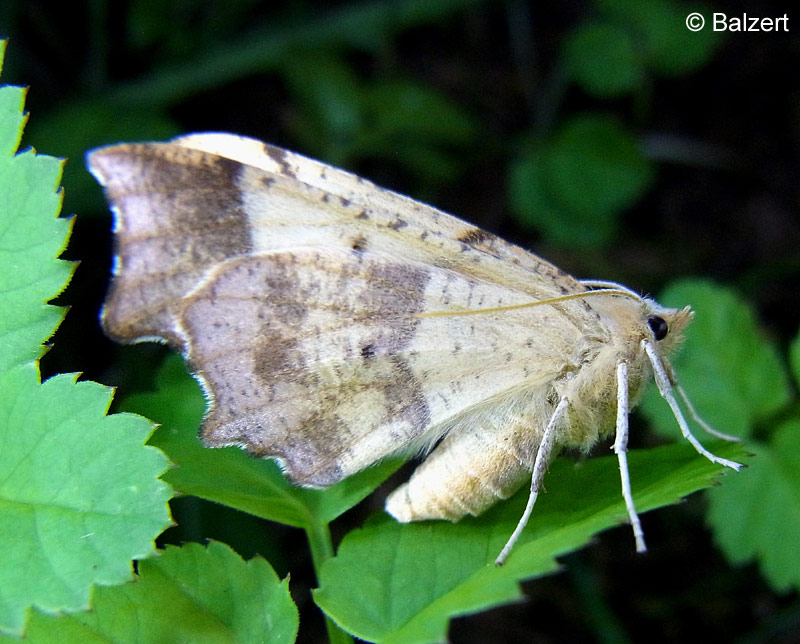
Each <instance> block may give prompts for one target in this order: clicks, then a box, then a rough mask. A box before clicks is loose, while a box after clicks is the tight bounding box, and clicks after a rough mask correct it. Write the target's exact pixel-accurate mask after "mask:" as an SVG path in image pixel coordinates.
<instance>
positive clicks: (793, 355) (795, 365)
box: [789, 335, 800, 387]
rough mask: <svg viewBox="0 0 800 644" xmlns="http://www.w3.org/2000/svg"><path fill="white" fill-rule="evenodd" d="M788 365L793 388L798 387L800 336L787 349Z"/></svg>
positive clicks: (799, 377)
mask: <svg viewBox="0 0 800 644" xmlns="http://www.w3.org/2000/svg"><path fill="white" fill-rule="evenodd" d="M789 365H790V366H791V368H792V375H793V376H794V382H795V386H797V387H800V335H798V336H797V337H796V338H795V339H794V341H793V342H792V344H791V346H790V347H789Z"/></svg>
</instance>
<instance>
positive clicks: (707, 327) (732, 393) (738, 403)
mask: <svg viewBox="0 0 800 644" xmlns="http://www.w3.org/2000/svg"><path fill="white" fill-rule="evenodd" d="M659 302H660V303H661V304H663V305H664V306H675V307H684V306H686V305H687V304H688V305H690V306H691V307H692V309H693V310H694V311H695V317H694V320H693V321H692V324H691V325H690V326H689V329H688V332H687V334H686V335H687V337H686V343H685V345H684V347H683V348H682V349H681V350H680V353H679V354H678V355H677V356H676V357H675V359H674V360H673V365H674V367H675V372H676V373H677V375H678V378H679V379H680V382H681V384H682V385H683V388H684V389H685V390H686V392H687V394H688V395H689V397H690V398H691V400H692V403H693V405H694V407H695V408H696V409H697V411H698V412H699V413H700V415H701V416H702V417H703V418H704V419H705V420H707V421H708V422H710V423H711V425H713V426H714V427H716V428H717V429H719V430H720V431H722V432H725V433H726V434H732V435H734V436H749V435H750V434H751V433H752V431H753V427H754V425H755V423H756V422H758V421H759V420H761V419H764V418H768V417H769V416H770V415H771V414H774V413H775V412H776V411H777V410H778V409H780V408H781V407H783V406H784V405H785V404H786V403H787V402H788V400H789V383H788V379H787V377H786V372H785V370H784V367H783V365H782V363H781V360H780V358H779V357H778V353H777V351H776V349H775V347H774V346H773V345H772V344H771V343H770V342H769V341H768V340H767V339H766V338H765V337H764V335H763V334H762V333H761V331H760V330H759V328H758V325H757V323H756V319H755V315H754V313H753V311H752V309H751V308H750V307H749V306H748V305H747V303H745V302H744V301H743V300H742V299H741V298H740V297H739V296H737V295H736V294H735V293H734V292H733V291H731V290H730V289H726V288H723V287H721V286H718V285H715V284H713V283H711V282H707V281H701V280H684V281H680V282H676V283H674V284H673V285H671V286H670V287H669V288H668V289H667V290H666V291H665V292H664V293H663V294H662V296H661V298H660V299H659ZM642 410H643V411H644V413H645V414H646V415H647V416H648V418H649V419H650V420H651V421H652V422H653V423H654V425H655V426H656V427H657V428H658V429H659V431H660V432H661V433H662V434H663V435H665V436H674V437H677V436H678V434H677V433H676V431H675V421H674V419H673V418H672V414H671V413H670V412H669V409H668V408H667V406H666V405H665V404H664V403H663V401H661V400H660V399H659V396H658V393H657V392H656V391H655V390H654V388H652V387H651V389H650V391H648V392H647V396H646V397H645V399H644V401H643V402H642Z"/></svg>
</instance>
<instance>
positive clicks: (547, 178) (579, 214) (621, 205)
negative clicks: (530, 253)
mask: <svg viewBox="0 0 800 644" xmlns="http://www.w3.org/2000/svg"><path fill="white" fill-rule="evenodd" d="M511 174H512V181H511V184H510V189H511V190H512V194H511V196H510V199H511V202H512V205H513V206H514V209H515V212H516V213H517V215H518V216H519V217H520V219H521V221H522V222H524V223H525V224H527V225H529V226H534V227H536V228H537V229H538V230H541V232H542V234H543V235H544V236H545V237H546V239H547V240H548V241H549V242H551V243H553V244H558V245H563V246H576V245H578V246H580V245H602V244H605V243H608V242H609V241H610V240H612V239H613V237H614V235H615V234H616V231H617V225H618V219H619V215H620V213H621V212H622V211H623V210H624V209H626V208H628V207H630V206H631V205H632V204H633V203H634V202H635V201H636V200H637V199H639V198H640V197H641V196H642V195H643V194H644V192H645V191H646V190H647V188H648V187H649V185H650V183H651V180H652V178H653V168H652V166H651V165H650V163H649V162H648V161H647V160H646V159H645V158H644V156H643V155H642V153H641V151H640V150H639V147H638V145H637V143H636V139H635V138H634V137H633V135H632V134H631V133H630V132H628V131H627V130H626V129H625V128H624V127H623V126H622V125H621V124H620V123H619V122H618V121H616V119H614V118H612V117H610V116H605V115H600V114H587V115H582V116H575V117H572V118H570V119H569V120H568V121H566V122H565V123H564V124H563V125H562V126H561V127H560V128H559V130H558V131H557V132H556V134H555V136H553V138H552V139H550V140H549V141H547V142H545V143H543V144H539V146H538V148H534V149H533V150H532V151H529V152H528V153H527V154H526V155H523V156H522V157H521V158H520V159H519V160H518V161H517V162H516V163H515V165H514V166H513V167H512V170H511ZM526 174H527V175H528V177H529V181H530V183H529V184H527V185H526ZM548 206H550V207H548Z"/></svg>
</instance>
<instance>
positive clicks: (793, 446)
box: [708, 419, 800, 592]
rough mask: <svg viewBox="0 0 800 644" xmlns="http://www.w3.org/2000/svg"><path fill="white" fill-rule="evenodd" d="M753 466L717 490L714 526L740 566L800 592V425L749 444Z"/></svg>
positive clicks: (774, 584)
mask: <svg viewBox="0 0 800 644" xmlns="http://www.w3.org/2000/svg"><path fill="white" fill-rule="evenodd" d="M747 448H748V449H749V450H751V451H752V452H753V453H754V457H753V459H752V460H751V461H750V467H748V468H747V469H746V470H742V471H741V472H739V474H737V475H736V476H730V477H727V478H726V480H725V485H724V486H722V487H721V488H719V489H715V490H711V492H710V494H709V500H710V502H711V504H710V508H709V513H708V523H709V525H711V526H712V527H713V529H714V538H715V540H716V542H717V544H718V545H719V546H720V548H722V550H723V551H724V552H725V554H726V555H727V556H728V558H729V559H730V560H731V561H732V562H733V563H736V564H745V563H749V562H751V561H753V560H756V561H758V564H759V567H760V568H761V572H762V573H763V575H764V577H765V578H766V579H767V581H769V583H770V584H771V585H772V587H773V588H775V590H777V591H779V592H786V591H788V590H790V589H794V590H798V589H800V558H798V556H797V553H798V552H800V420H796V419H795V420H790V421H787V422H785V423H783V424H782V425H780V426H779V427H778V428H777V430H776V431H775V433H774V434H773V435H772V437H771V438H770V439H769V440H768V441H767V442H766V443H753V442H750V443H748V444H747Z"/></svg>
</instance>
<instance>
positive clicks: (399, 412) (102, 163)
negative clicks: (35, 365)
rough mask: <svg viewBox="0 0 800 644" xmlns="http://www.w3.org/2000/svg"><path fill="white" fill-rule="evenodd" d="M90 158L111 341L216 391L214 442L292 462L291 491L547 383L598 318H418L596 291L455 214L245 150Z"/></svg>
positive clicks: (243, 142) (199, 142)
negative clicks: (181, 369)
mask: <svg viewBox="0 0 800 644" xmlns="http://www.w3.org/2000/svg"><path fill="white" fill-rule="evenodd" d="M89 166H90V169H91V170H92V172H93V173H94V174H95V175H96V176H97V178H98V179H99V180H100V182H101V183H102V184H103V185H104V186H105V188H106V191H107V194H108V197H109V200H110V201H111V202H112V206H113V209H114V211H115V213H116V224H115V230H116V244H117V249H116V261H115V278H114V282H113V285H112V289H111V293H110V295H109V298H108V300H107V302H106V305H105V307H104V313H103V321H104V325H105V327H106V329H107V330H108V332H109V333H110V334H111V335H114V336H116V337H118V338H119V339H121V340H124V341H136V340H141V339H153V338H161V339H164V340H166V341H167V342H169V343H170V344H171V345H173V346H175V347H176V348H178V349H179V350H181V351H182V352H183V353H184V354H185V355H186V356H187V357H188V359H189V360H190V362H191V365H192V367H193V369H194V370H195V371H196V373H197V375H198V377H199V378H200V380H201V382H203V383H204V386H205V388H206V391H207V393H208V395H209V398H210V409H209V414H208V416H207V418H206V420H205V421H204V425H203V429H202V434H203V436H204V438H205V440H206V442H208V443H209V444H216V445H219V444H231V443H235V444H242V445H244V446H245V447H247V448H248V449H249V450H251V451H254V452H256V453H259V454H262V455H270V456H276V457H278V458H281V459H282V460H283V461H284V462H285V463H286V466H287V469H288V470H289V473H290V475H291V476H292V477H293V478H294V480H295V481H297V482H300V483H304V484H310V485H327V484H330V483H333V482H335V481H337V480H340V479H341V478H343V477H345V476H347V475H349V474H350V473H352V472H354V471H357V470H359V469H362V468H363V467H365V466H366V465H368V464H370V463H371V462H374V461H375V460H377V459H378V458H380V457H382V456H384V455H385V454H386V453H389V452H392V451H396V450H397V449H399V448H402V447H403V446H408V445H414V446H418V445H421V444H424V443H425V442H426V441H432V440H435V438H436V437H437V436H438V435H439V434H440V433H442V432H444V431H447V429H449V428H451V427H453V426H455V425H457V424H458V423H460V422H463V421H464V419H465V418H468V417H469V414H470V413H472V411H474V410H478V409H483V408H484V407H485V406H486V405H491V404H493V401H496V400H497V399H498V397H499V398H502V397H504V396H505V397H508V396H510V395H513V394H515V393H518V392H520V391H524V390H526V389H527V388H528V387H532V386H538V383H539V382H540V381H541V382H546V381H547V380H546V379H547V378H552V377H555V376H557V375H558V369H560V368H562V367H563V365H564V364H566V363H565V362H564V360H565V359H567V358H569V357H570V356H565V355H562V354H563V353H564V351H565V350H566V349H565V347H569V348H570V349H569V351H572V350H573V348H574V347H575V346H576V342H577V341H578V339H579V338H580V337H581V334H582V332H583V331H585V329H586V327H587V325H589V326H591V325H592V324H593V315H594V314H593V312H592V310H591V309H590V308H589V307H588V305H587V304H586V303H585V302H580V301H573V302H566V303H562V304H559V305H558V306H543V307H534V308H531V309H521V310H519V311H505V312H503V313H502V314H501V315H497V314H481V315H472V316H471V315H464V316H459V315H455V316H432V317H424V316H423V317H420V315H419V314H420V313H425V312H431V311H434V312H436V311H464V310H470V309H480V308H489V307H498V306H508V305H513V304H522V303H530V302H534V301H538V300H540V299H544V298H550V297H554V296H558V295H562V294H565V293H570V292H578V291H583V290H585V289H584V287H583V286H582V285H580V284H579V283H578V282H577V281H575V280H574V279H572V278H571V277H569V276H568V275H566V274H564V273H563V272H561V271H559V270H558V269H556V268H555V267H553V266H552V265H551V264H549V263H547V262H545V261H543V260H541V259H539V258H538V257H536V256H535V255H532V254H530V253H527V252H525V251H523V250H522V249H520V248H518V247H516V246H513V245H511V244H508V243H506V242H504V241H502V240H500V239H499V238H497V237H495V236H493V235H490V234H488V233H485V232H484V231H481V230H480V229H477V228H475V227H473V226H470V225H469V224H466V223H465V222H463V221H461V220H458V219H456V218H454V217H451V216H449V215H447V214H445V213H443V212H441V211H438V210H436V209H434V208H430V207H428V206H425V205H423V204H421V203H418V202H416V201H413V200H411V199H408V198H406V197H402V196H400V195H397V194H395V193H393V192H390V191H387V190H384V189H381V188H379V187H377V186H375V185H374V184H372V183H370V182H368V181H366V180H364V179H361V178H359V177H356V176H355V175H352V174H349V173H347V172H343V171H341V170H337V169H335V168H332V167H330V166H326V165H324V164H321V163H318V162H316V161H312V160H310V159H306V158H305V157H302V156H300V155H296V154H293V153H290V152H287V151H284V150H281V149H279V148H274V147H272V146H269V145H266V144H263V143H260V142H257V141H254V140H252V139H243V138H242V137H235V136H232V135H224V134H210V135H193V136H190V137H184V138H182V139H178V140H176V141H175V142H172V143H164V144H158V143H149V144H127V145H120V146H114V147H111V148H104V149H100V150H97V151H94V152H93V153H91V155H90V157H89ZM569 351H567V352H568V353H569ZM534 365H535V366H536V368H535V369H532V368H531V367H532V366H534ZM478 383H480V384H478Z"/></svg>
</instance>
